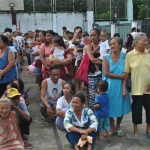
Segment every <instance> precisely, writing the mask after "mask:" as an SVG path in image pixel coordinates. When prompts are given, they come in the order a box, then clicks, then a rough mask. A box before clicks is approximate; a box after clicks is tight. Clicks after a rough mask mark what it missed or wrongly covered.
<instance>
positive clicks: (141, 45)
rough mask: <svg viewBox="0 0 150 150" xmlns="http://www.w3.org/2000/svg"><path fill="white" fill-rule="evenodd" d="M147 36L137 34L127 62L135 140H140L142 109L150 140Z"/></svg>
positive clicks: (149, 60)
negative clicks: (130, 83) (139, 129)
mask: <svg viewBox="0 0 150 150" xmlns="http://www.w3.org/2000/svg"><path fill="white" fill-rule="evenodd" d="M147 44H148V39H147V37H146V34H144V33H137V34H136V35H135V37H134V46H135V47H134V50H133V51H131V52H129V53H128V54H127V56H126V61H125V74H126V76H128V74H129V73H131V82H132V86H131V94H132V100H133V101H132V121H133V125H134V135H133V140H138V139H139V138H138V133H139V131H138V126H137V125H138V124H142V107H143V106H144V108H145V111H146V123H147V127H146V133H145V136H147V137H148V138H150V108H149V107H150V54H149V53H148V50H146V49H145V48H146V47H147Z"/></svg>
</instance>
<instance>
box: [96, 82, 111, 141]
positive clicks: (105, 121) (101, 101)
mask: <svg viewBox="0 0 150 150" xmlns="http://www.w3.org/2000/svg"><path fill="white" fill-rule="evenodd" d="M107 90H108V82H107V81H104V80H101V81H100V82H99V83H98V93H99V94H97V95H96V97H95V105H94V109H95V116H96V118H97V121H98V128H97V139H100V132H101V131H102V129H103V128H104V130H105V131H106V135H107V140H110V139H111V134H110V121H109V110H108V102H109V96H108V95H107V94H106V91H107Z"/></svg>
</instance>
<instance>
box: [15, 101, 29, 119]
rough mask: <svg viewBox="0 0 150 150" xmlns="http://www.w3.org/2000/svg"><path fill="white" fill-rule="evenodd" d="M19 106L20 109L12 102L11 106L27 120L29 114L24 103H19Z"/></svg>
mask: <svg viewBox="0 0 150 150" xmlns="http://www.w3.org/2000/svg"><path fill="white" fill-rule="evenodd" d="M20 106H21V108H22V109H20V108H19V107H17V106H16V105H15V104H14V103H13V108H14V109H15V110H16V111H17V112H19V114H20V115H21V116H22V117H23V118H24V119H25V120H27V121H29V120H30V115H29V112H28V110H27V107H26V105H25V104H24V103H20Z"/></svg>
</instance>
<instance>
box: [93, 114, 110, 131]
mask: <svg viewBox="0 0 150 150" xmlns="http://www.w3.org/2000/svg"><path fill="white" fill-rule="evenodd" d="M96 118H97V121H98V127H97V130H98V131H102V130H103V129H104V130H105V131H109V130H110V121H109V118H98V117H96Z"/></svg>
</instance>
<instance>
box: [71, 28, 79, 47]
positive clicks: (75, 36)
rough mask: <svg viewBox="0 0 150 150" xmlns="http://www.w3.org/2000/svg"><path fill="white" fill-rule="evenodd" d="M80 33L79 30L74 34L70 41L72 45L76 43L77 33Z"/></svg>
mask: <svg viewBox="0 0 150 150" xmlns="http://www.w3.org/2000/svg"><path fill="white" fill-rule="evenodd" d="M80 31H81V29H77V30H76V31H75V33H74V36H73V39H72V43H73V44H74V43H76V39H77V37H78V33H79V32H80Z"/></svg>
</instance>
